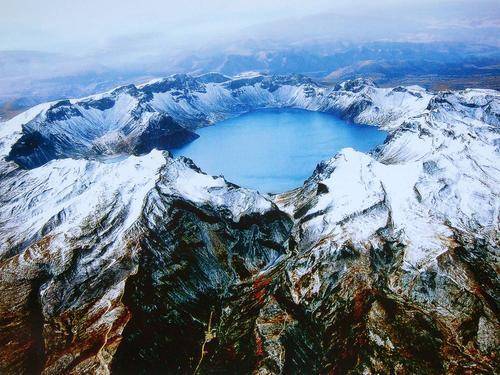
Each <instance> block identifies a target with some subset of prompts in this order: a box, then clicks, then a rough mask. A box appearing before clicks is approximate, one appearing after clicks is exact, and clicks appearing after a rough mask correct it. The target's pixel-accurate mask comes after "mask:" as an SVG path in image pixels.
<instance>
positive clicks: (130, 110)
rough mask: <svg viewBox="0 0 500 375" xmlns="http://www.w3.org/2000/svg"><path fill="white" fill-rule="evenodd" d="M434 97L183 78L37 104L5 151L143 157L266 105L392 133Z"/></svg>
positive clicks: (269, 80)
mask: <svg viewBox="0 0 500 375" xmlns="http://www.w3.org/2000/svg"><path fill="white" fill-rule="evenodd" d="M431 98H432V94H430V93H427V92H426V91H425V90H424V89H422V88H419V87H411V88H403V87H399V88H395V89H386V88H377V87H376V86H375V85H374V84H373V83H372V82H370V81H367V80H362V79H358V80H354V81H348V82H344V83H342V84H339V85H336V86H330V87H327V86H324V85H322V84H320V83H318V82H315V81H313V80H311V79H310V78H307V77H304V76H300V75H290V76H264V75H252V76H243V77H234V78H229V77H226V76H223V75H221V74H217V73H209V74H204V75H201V76H190V75H187V74H178V75H173V76H170V77H167V78H163V79H156V80H153V81H150V82H148V83H145V84H142V85H138V86H135V85H127V86H122V87H118V88H116V89H114V90H111V91H109V92H107V93H103V94H98V95H93V96H89V97H86V98H83V99H71V100H60V101H57V102H53V103H47V104H45V105H41V106H38V107H37V108H34V109H32V110H30V111H28V112H27V113H25V114H21V115H19V116H17V117H16V118H14V119H12V120H10V121H9V122H7V123H6V124H5V125H3V126H2V127H3V128H4V129H3V130H0V132H4V133H6V134H5V136H2V134H3V133H0V138H2V143H1V144H0V152H1V155H5V156H8V159H9V160H13V161H15V162H16V163H18V164H19V165H21V166H22V167H24V168H33V167H36V166H39V165H42V164H44V163H45V162H47V161H49V160H52V159H59V158H64V157H73V158H96V157H99V156H102V155H115V154H142V153H146V152H148V151H150V150H152V149H153V148H159V149H169V148H171V147H175V146H179V145H182V144H184V143H187V142H190V141H192V140H193V139H195V138H196V137H197V135H196V134H195V133H193V130H195V129H196V128H198V127H201V126H206V125H210V124H213V123H216V122H217V121H220V120H223V119H225V118H228V117H231V116H235V115H237V114H240V113H243V112H248V111H251V110H255V109H259V108H267V107H293V108H303V109H307V110H312V111H322V112H329V113H336V114H338V115H340V116H342V117H344V118H346V119H349V120H352V121H355V122H358V123H366V124H372V125H378V126H384V127H385V128H387V129H392V128H395V127H397V126H398V125H399V124H400V123H401V122H402V121H403V120H404V119H405V118H408V117H410V116H412V115H415V114H417V113H421V112H422V111H423V110H424V109H425V108H426V107H427V106H428V104H429V101H430V99H431Z"/></svg>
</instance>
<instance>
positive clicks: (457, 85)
mask: <svg viewBox="0 0 500 375" xmlns="http://www.w3.org/2000/svg"><path fill="white" fill-rule="evenodd" d="M248 71H256V72H261V73H266V74H290V73H300V74H305V75H308V76H311V77H314V78H316V79H319V80H323V81H325V82H330V83H334V82H340V81H343V80H347V79H353V78H358V77H365V78H370V79H372V80H373V81H374V82H376V83H377V84H378V85H382V86H397V85H400V84H404V85H412V84H418V85H421V86H423V87H426V88H429V89H438V90H440V89H463V88H466V87H476V88H493V89H499V88H500V49H499V48H498V47H494V46H484V45H471V44H458V43H395V42H372V43H363V44H352V43H328V42H315V43H312V42H311V43H303V44H300V45H291V46H287V47H283V46H279V45H278V46H276V45H274V44H272V43H271V44H266V43H258V42H249V43H246V44H243V45H238V46H231V47H227V48H225V49H223V52H217V53H213V52H210V51H200V52H197V53H190V54H184V55H181V56H175V57H173V56H167V55H159V56H154V57H150V58H149V59H143V60H141V61H139V62H138V61H132V60H125V62H124V63H123V64H121V65H120V66H117V65H116V63H114V62H111V61H109V60H108V58H107V57H104V56H103V57H102V58H100V57H99V56H94V57H92V58H76V57H67V56H63V55H59V54H47V53H40V52H27V51H10V52H0V77H1V78H0V117H4V118H10V117H12V116H13V115H14V114H16V113H18V112H20V111H22V110H24V109H26V108H28V107H30V106H33V105H35V104H38V103H40V102H44V101H49V100H55V99H63V98H72V97H81V96H85V95H90V94H94V93H96V92H100V91H104V90H108V89H111V88H113V87H116V86H118V85H121V84H127V83H138V82H140V81H144V80H145V79H150V78H154V77H158V76H165V75H168V74H171V73H173V72H185V73H196V74H203V73H207V72H219V73H222V74H227V75H236V74H240V73H242V72H248Z"/></svg>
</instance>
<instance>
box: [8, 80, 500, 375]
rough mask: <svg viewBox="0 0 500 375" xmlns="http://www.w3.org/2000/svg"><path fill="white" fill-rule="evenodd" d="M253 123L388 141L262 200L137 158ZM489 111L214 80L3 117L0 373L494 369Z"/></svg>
mask: <svg viewBox="0 0 500 375" xmlns="http://www.w3.org/2000/svg"><path fill="white" fill-rule="evenodd" d="M265 106H278V107H279V106H295V107H301V108H307V109H312V110H321V111H328V112H335V113H339V114H341V115H342V116H344V117H348V118H351V119H353V120H355V121H358V122H365V123H372V124H381V125H383V126H384V127H385V129H387V130H388V131H389V132H390V136H389V138H388V139H387V141H386V142H385V144H384V145H382V146H381V147H379V148H378V149H377V150H376V151H375V152H373V153H372V154H369V155H368V154H363V153H359V152H356V151H354V150H351V149H344V150H342V151H341V152H340V153H339V154H338V155H336V156H334V157H333V158H332V159H330V160H327V161H323V162H321V163H320V164H319V165H318V167H317V169H316V171H315V172H314V174H313V175H312V176H311V177H310V178H309V179H308V180H307V181H306V182H305V183H304V185H303V186H302V187H300V188H297V189H295V190H293V191H290V192H286V193H283V194H280V195H278V196H274V197H270V196H265V195H261V194H259V193H257V192H254V191H251V190H248V189H244V188H240V187H238V186H235V185H233V184H231V183H229V182H226V181H225V180H224V179H223V178H222V177H211V176H207V175H206V174H204V173H203V172H202V171H200V170H199V169H198V168H197V167H196V165H195V164H194V163H193V162H192V161H190V160H189V159H185V158H179V159H173V158H171V157H170V156H169V154H168V153H162V152H160V151H157V150H153V151H151V152H150V150H151V149H152V148H155V147H156V148H158V147H160V148H168V147H170V146H168V144H175V142H184V141H188V140H189V139H190V138H192V137H193V134H194V133H192V132H191V131H190V130H189V129H192V128H194V127H196V126H200V125H202V124H206V123H211V122H215V121H217V120H218V119H221V118H225V117H228V116H232V115H235V114H237V113H240V112H242V111H246V110H250V109H254V108H260V107H265ZM499 114H500V95H499V94H498V93H497V92H495V91H487V90H466V91H462V92H444V93H438V94H432V93H428V92H425V90H423V89H420V88H416V87H410V88H401V87H400V88H395V89H380V88H377V87H375V86H374V85H373V84H372V83H370V82H366V81H363V80H356V81H350V82H346V83H343V84H340V85H338V86H337V87H333V88H326V87H322V86H321V85H319V84H317V83H315V82H313V81H311V80H309V79H307V78H305V77H300V76H291V77H264V76H254V77H240V78H235V79H231V78H228V77H224V76H221V75H217V74H211V75H205V76H201V77H190V76H174V77H170V78H167V79H164V80H158V81H154V82H151V83H149V84H146V85H143V86H139V87H135V86H127V87H124V88H120V89H116V90H114V91H112V92H110V93H108V94H103V95H99V96H95V97H91V98H86V99H82V100H72V101H63V102H59V103H56V104H54V103H52V104H47V105H41V106H38V107H35V108H33V109H31V110H30V111H27V112H26V113H24V114H21V115H20V116H18V117H17V118H15V119H13V120H11V121H9V122H7V123H5V124H2V125H1V126H0V153H1V160H0V191H1V192H2V194H1V196H0V239H1V241H0V316H1V317H2V319H1V320H0V343H1V344H2V345H0V372H2V373H12V374H14V373H15V374H17V373H28V374H31V373H45V374H59V373H108V372H111V373H193V372H196V373H258V374H270V373H286V374H288V373H330V372H331V373H339V374H343V373H402V374H403V373H425V374H434V373H435V374H441V373H456V374H461V373H494V372H495V369H496V368H498V365H499V364H498V354H499V353H498V347H499V332H500V326H499V321H498V303H499V302H498V301H499V296H498V293H499V288H500V283H499V278H498V257H499V236H498V215H499V207H500V200H499V195H500V191H499V188H498V186H500V185H499V180H500V170H499V167H498V166H499V155H498V153H499V149H498V145H499V136H498V133H499V131H498V129H499V126H500V115H499ZM35 133H36V134H37V135H36V139H35V141H36V142H35V143H36V144H35V145H33V144H31V143H30V142H31V141H29V139H33V138H29V137H32V136H33V134H35ZM28 138H29V139H28ZM28 141H29V142H28ZM54 150H55V151H54ZM135 153H137V154H143V155H142V156H133V155H130V156H129V155H128V154H135ZM118 155H121V156H120V157H118ZM103 156H107V158H103ZM110 156H113V157H112V158H111V157H110ZM67 157H71V158H67ZM94 159H97V160H94ZM50 160H51V161H50ZM48 161H49V162H48ZM20 166H21V167H22V168H21V167H20Z"/></svg>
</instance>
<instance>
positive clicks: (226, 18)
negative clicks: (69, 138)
mask: <svg viewBox="0 0 500 375" xmlns="http://www.w3.org/2000/svg"><path fill="white" fill-rule="evenodd" d="M21 3H25V5H26V7H24V8H23V7H19V6H16V5H15V4H14V3H7V4H6V5H5V6H3V12H2V15H0V20H1V21H2V22H1V23H0V116H3V117H4V118H9V117H11V116H12V115H14V114H16V113H18V112H19V111H20V110H22V109H25V108H27V107H30V106H32V105H35V104H37V103H40V102H43V101H47V100H55V99H61V98H68V97H80V96H84V95H90V94H93V93H96V92H100V91H103V90H108V89H111V88H113V87H116V86H118V85H121V84H127V83H140V82H142V81H145V80H147V79H150V78H154V77H161V76H166V75H169V74H174V73H195V74H199V73H204V72H210V71H215V72H220V73H223V74H228V75H236V74H240V73H242V72H246V71H258V72H263V73H269V74H287V73H301V74H306V75H309V76H312V77H314V78H317V79H321V80H326V81H329V82H339V81H342V80H344V79H350V78H356V77H360V76H364V77H365V76H366V77H368V78H371V79H373V80H374V81H375V82H376V83H378V84H381V85H398V84H419V85H422V86H424V87H427V88H431V89H446V88H458V89H460V88H464V87H483V88H498V87H499V85H500V84H499V79H498V77H499V66H500V58H499V56H500V42H499V40H498V37H497V36H498V35H500V10H499V7H498V4H497V2H495V1H489V0H480V1H476V2H474V6H471V4H470V2H467V1H462V0H447V1H440V2H435V1H427V0H426V1H420V2H418V4H417V3H415V2H410V1H393V0H384V1H380V2H377V3H376V4H375V3H367V2H365V1H360V0H356V1H336V2H334V3H332V2H330V1H315V2H312V3H310V4H309V3H308V4H303V2H299V1H288V2H284V1H275V2H271V3H269V2H265V1H260V0H259V1H256V2H252V4H246V3H240V2H232V3H230V4H228V3H227V2H224V1H214V2H210V3H209V4H208V3H204V2H201V1H193V2H187V3H186V4H178V3H174V2H171V1H166V2H162V1H156V0H149V1H147V2H146V3H147V4H145V6H144V7H141V9H137V8H136V7H135V6H134V3H133V2H130V1H120V2H118V1H115V0H113V1H108V2H106V4H97V3H95V4H92V2H90V3H89V4H88V5H81V4H76V5H75V4H73V5H72V6H71V7H70V6H68V5H67V4H66V3H65V2H64V1H61V0H55V1H51V2H50V3H48V4H43V5H42V4H41V3H39V2H36V1H33V0H22V1H21ZM91 5H94V6H91ZM21 8H22V10H23V11H20V9H21ZM19 30H23V32H22V33H19Z"/></svg>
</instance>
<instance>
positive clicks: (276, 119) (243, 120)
mask: <svg viewBox="0 0 500 375" xmlns="http://www.w3.org/2000/svg"><path fill="white" fill-rule="evenodd" d="M196 132H197V133H198V134H199V135H200V138H198V139H196V140H195V141H194V142H191V143H189V144H188V145H186V146H184V147H182V148H180V149H176V150H172V153H173V154H174V156H179V155H184V156H187V157H189V158H191V159H192V160H193V161H194V162H195V163H196V164H197V165H198V166H199V167H200V168H201V169H202V170H203V171H205V172H206V173H208V174H211V175H224V177H225V178H226V179H227V180H228V181H231V182H233V183H235V184H237V185H240V186H244V187H249V188H253V189H257V190H259V191H260V192H265V193H278V192H283V191H286V190H289V189H293V188H295V187H298V186H301V185H302V183H303V182H304V180H305V179H307V178H308V177H309V176H310V175H311V173H312V172H313V170H314V168H315V167H316V164H318V162H320V161H321V160H324V159H328V158H330V157H332V156H334V155H335V154H336V153H337V152H338V151H339V150H340V149H342V148H345V147H352V148H354V149H356V150H359V151H370V150H371V149H373V148H374V147H375V146H377V145H378V144H381V143H382V142H383V141H384V140H385V137H386V135H387V134H386V133H385V132H383V131H381V130H379V129H377V128H376V127H373V126H366V125H357V124H352V123H347V122H346V121H344V120H341V119H339V118H338V117H336V116H334V115H330V114H325V113H319V112H311V111H305V110H299V109H265V110H259V111H255V112H250V113H247V114H244V115H241V116H238V117H235V118H232V119H229V120H225V121H222V122H220V123H218V124H216V125H213V126H210V127H206V128H202V129H198V130H197V131H196Z"/></svg>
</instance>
